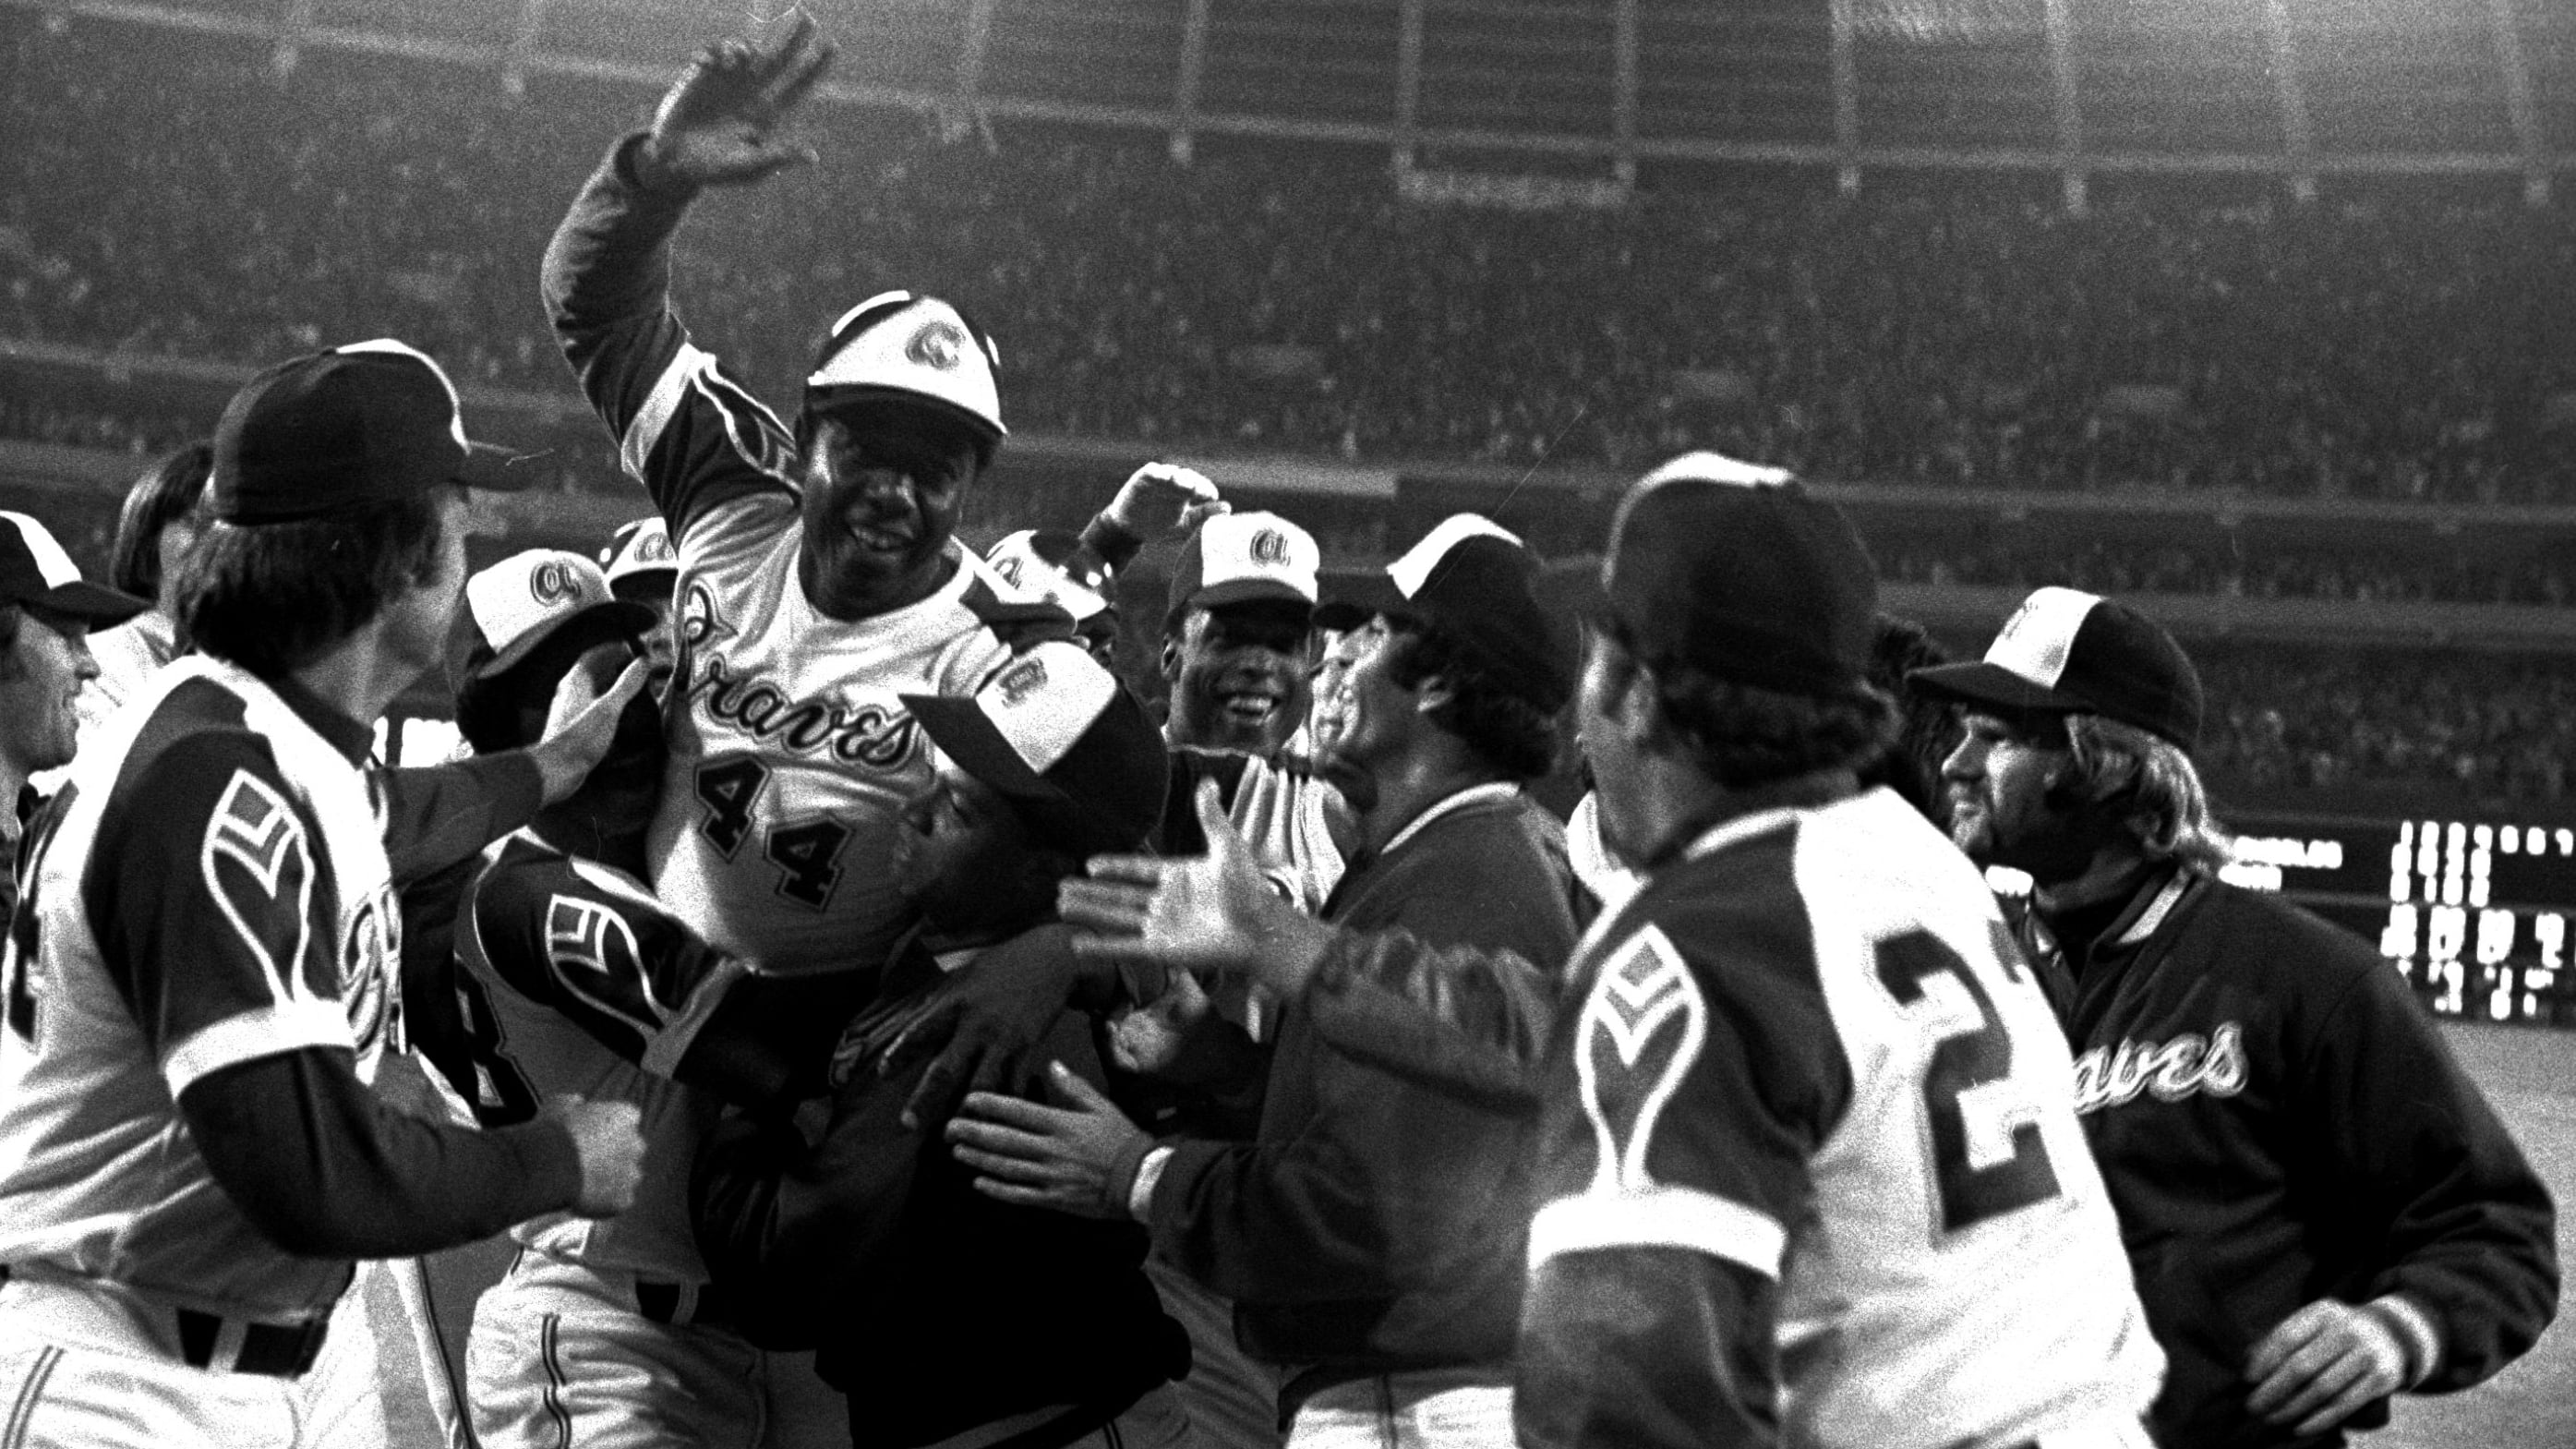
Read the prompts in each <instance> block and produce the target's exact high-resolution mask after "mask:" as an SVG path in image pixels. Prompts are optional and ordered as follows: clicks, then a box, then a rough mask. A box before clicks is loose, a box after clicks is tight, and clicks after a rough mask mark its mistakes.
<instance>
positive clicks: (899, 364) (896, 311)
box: [805, 292, 1010, 462]
mask: <svg viewBox="0 0 2576 1449" xmlns="http://www.w3.org/2000/svg"><path fill="white" fill-rule="evenodd" d="M1001 365H1002V353H1001V349H999V348H997V347H995V346H994V345H993V339H992V338H991V337H989V336H986V335H985V333H984V330H983V329H982V328H980V327H978V326H976V325H975V324H974V323H973V322H971V321H969V320H967V317H966V314H965V313H963V312H961V311H959V310H957V309H956V308H955V307H953V306H950V305H949V304H948V303H946V302H942V301H940V300H939V299H938V298H936V297H924V296H920V295H918V294H916V293H912V292H884V293H880V294H878V295H877V296H874V297H870V298H869V299H868V300H866V301H864V302H861V303H860V304H859V305H857V306H855V307H852V308H851V309H850V310H849V311H847V312H844V313H842V314H841V317H840V320H839V321H837V322H834V323H833V324H832V331H831V335H830V336H828V337H826V338H825V339H824V341H823V348H822V351H821V352H820V353H819V354H817V355H816V357H815V359H814V369H813V371H812V372H810V373H809V374H807V375H806V378H805V412H806V414H807V416H808V417H811V416H812V415H813V414H815V413H818V412H822V411H825V410H828V409H830V408H832V407H835V406H838V405H840V404H843V403H849V402H862V401H866V400H869V399H871V398H882V399H890V400H895V401H902V402H915V403H927V404H929V405H930V406H931V407H932V408H934V409H936V410H938V411H940V412H944V413H948V414H950V415H952V416H954V417H956V418H958V419H960V420H961V421H963V422H965V423H966V424H967V425H968V426H969V427H970V428H971V429H972V430H973V431H974V433H975V436H976V437H977V438H978V439H979V440H980V441H981V444H982V451H983V454H984V457H985V460H986V461H987V462H989V461H991V458H992V452H993V449H994V447H995V446H997V445H998V444H999V443H1000V442H1001V440H1002V439H1003V438H1004V437H1005V436H1007V435H1008V433H1009V431H1010V430H1009V429H1007V428H1005V427H1003V426H1002V395H1001V389H1000V387H999V386H998V384H996V383H995V381H994V373H995V372H996V371H997V370H998V369H999V368H1000V367H1001Z"/></svg>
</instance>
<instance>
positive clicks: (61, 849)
mask: <svg viewBox="0 0 2576 1449" xmlns="http://www.w3.org/2000/svg"><path fill="white" fill-rule="evenodd" d="M147 726H148V727H150V728H149V731H148V738H145V739H144V740H143V741H142V742H141V743H140V744H138V735H143V734H146V732H147ZM174 812H175V813H174ZM36 831H37V834H38V839H37V841H36V842H35V844H34V849H33V852H32V854H31V856H30V866H29V870H28V873H27V875H26V877H25V885H26V890H25V894H24V896H23V898H22V900H21V901H20V903H19V909H18V911H17V913H16V915H15V918H14V919H13V921H12V923H11V929H10V939H9V945H8V949H7V952H6V956H5V964H0V983H4V984H5V993H6V1000H7V1028H6V1030H0V1263H5V1264H7V1265H8V1267H9V1270H10V1274H11V1280H10V1282H9V1283H8V1285H7V1286H6V1287H0V1393H6V1394H7V1395H9V1396H10V1398H11V1400H12V1401H13V1402H15V1403H17V1404H18V1405H19V1406H20V1409H19V1417H17V1418H14V1419H13V1420H12V1421H11V1423H10V1426H9V1439H8V1442H9V1443H11V1444H12V1445H17V1444H21V1443H31V1444H50V1443H60V1444H75V1443H76V1444H84V1445H132V1446H135V1449H145V1446H150V1449H167V1446H168V1445H171V1444H174V1443H196V1442H223V1443H243V1444H252V1443H260V1444H293V1443H296V1442H298V1432H299V1420H300V1419H301V1418H302V1417H303V1414H302V1406H301V1405H300V1404H299V1402H298V1391H297V1389H296V1386H295V1384H294V1382H293V1380H292V1378H291V1377H287V1376H282V1375H281V1374H280V1373H279V1372H278V1371H277V1370H275V1369H274V1368H272V1369H271V1370H269V1371H266V1372H263V1371H261V1370H258V1369H253V1368H249V1367H247V1365H249V1364H251V1363H253V1362H257V1361H263V1360H265V1361H267V1362H269V1363H271V1364H272V1365H274V1364H275V1363H276V1361H277V1360H278V1358H279V1356H280V1353H281V1345H288V1344H292V1343H295V1342H309V1339H310V1336H311V1335H312V1334H314V1333H316V1332H318V1329H319V1325H320V1324H322V1323H323V1322H325V1321H326V1320H327V1318H328V1315H329V1312H330V1310H331V1308H332V1306H333V1304H334V1303H335V1302H336V1301H338V1300H339V1298H340V1297H341V1294H342V1291H343V1290H344V1289H345V1288H346V1287H347V1286H348V1285H349V1282H350V1277H351V1265H350V1264H349V1263H348V1262H347V1261H346V1260H340V1259H330V1258H316V1257H304V1256H298V1255H294V1254H290V1253H287V1252H285V1251H284V1250H282V1249H280V1248H278V1247H277V1246H276V1245H274V1244H273V1243H272V1242H271V1241H270V1240H269V1239H268V1237H267V1236H266V1235H265V1234H264V1233H262V1232H261V1231H260V1230H259V1229H258V1228H256V1227H254V1226H253V1225H252V1224H251V1223H250V1221H249V1220H248V1219H247V1218H245V1217H244V1216H243V1214H242V1212H241V1210H240V1209H239V1208H238V1207H236V1206H235V1205H234V1203H233V1200H232V1198H231V1197H230V1196H229V1195H227V1193H226V1192H225V1191H224V1189H223V1188H222V1187H221V1186H219V1185H218V1184H217V1182H216V1181H215V1179H214V1177H213V1175H212V1173H211V1171H210V1170H209V1169H208V1167H207V1165H206V1163H205V1161H204V1159H203V1158H201V1157H200V1156H199V1155H198V1152H197V1149H196V1147H195V1145H194V1143H193V1140H192V1139H191V1137H190V1135H189V1132H188V1129H187V1127H186V1125H185V1123H184V1121H183V1120H182V1118H181V1116H180V1114H179V1112H178V1109H177V1105H176V1104H177V1099H178V1097H179V1094H180V1093H181V1092H183V1091H185V1090H186V1089H187V1088H188V1086H189V1085H190V1084H191V1083H193V1082H195V1081H197V1080H198V1079H200V1078H202V1077H205V1076H207V1075H209V1074H211V1073H214V1072H217V1071H221V1070H223V1069H224V1068H227V1067H231V1066H234V1065H238V1064H241V1063H245V1062H250V1061H255V1060H258V1059H260V1058H263V1057H268V1056H274V1055H279V1054H283V1053H289V1052H295V1051H299V1050H303V1049H307V1048H313V1047H324V1048H343V1049H347V1050H349V1051H352V1052H353V1053H354V1054H355V1060H356V1064H357V1069H358V1072H359V1074H360V1076H361V1078H362V1079H363V1078H367V1077H371V1076H372V1075H373V1073H374V1070H375V1066H376V1064H377V1062H378V1060H379V1059H380V1057H381V1055H382V1054H383V1052H384V1050H385V1049H386V1047H387V1046H388V1045H390V1044H393V1043H395V1042H396V1041H397V1040H398V1038H399V1034H400V1002H399V997H398V990H399V977H398V975H397V973H396V972H395V971H394V969H393V963H394V961H395V959H396V957H397V955H398V950H399V940H400V929H401V927H400V919H399V914H398V912H397V911H396V910H395V908H394V900H393V889H392V884H391V881H390V879H389V873H388V870H387V867H386V862H385V852H384V845H383V839H382V823H381V821H379V820H378V818H377V817H376V815H375V813H374V808H373V806H372V804H371V802H370V797H369V794H368V792H367V789H366V787H365V784H364V782H363V779H362V778H361V776H360V775H359V773H358V772H357V770H356V769H354V768H353V767H352V766H351V765H350V763H349V761H348V759H347V757H346V756H344V755H343V754H342V753H341V747H340V746H335V744H334V743H333V742H332V741H329V740H326V739H325V738H323V737H322V736H321V735H319V734H317V733H316V732H315V730H314V728H313V727H312V726H310V725H308V724H307V723H306V721H305V720H304V718H303V717H302V716H300V715H298V714H297V713H296V712H295V711H294V710H293V709H291V708H289V707H288V706H287V705H286V704H285V703H284V702H283V701H281V700H280V699H279V698H278V696H277V695H276V694H275V693H274V692H273V691H271V690H270V689H269V688H268V687H267V686H266V685H264V684H262V683H260V682H259V681H258V680H256V679H254V678H252V677H251V676H249V675H248V674H245V673H243V672H242V671H240V670H238V669H235V668H233V667H231V666H229V665H225V664H220V663H217V662H215V661H212V660H207V659H203V658H191V659H187V660H183V661H181V662H179V663H178V664H176V665H174V666H172V667H171V668H170V669H168V670H167V671H165V672H163V673H162V674H161V675H159V676H158V677H157V678H156V679H155V680H154V681H153V682H152V684H151V685H150V686H149V687H148V688H147V689H146V691H145V692H144V694H143V695H142V696H141V697H140V698H139V699H137V700H136V701H135V702H134V703H133V706H132V707H131V708H129V709H127V710H125V711H123V712H121V713H119V714H118V715H117V716H115V717H114V718H113V719H111V720H109V721H108V722H107V723H106V724H105V725H104V726H103V727H102V728H101V730H100V731H99V732H98V733H97V734H96V735H95V736H94V737H92V738H91V739H90V740H89V741H88V742H87V743H86V744H85V745H84V748H83V749H82V751H81V754H80V756H79V758H78V759H77V760H76V761H75V762H74V764H73V766H72V769H71V772H70V775H69V777H68V779H67V781H66V783H65V785H64V787H63V789H62V791H61V793H60V794H58V795H57V796H56V797H55V800H54V804H53V806H52V807H51V809H50V811H49V813H48V814H47V815H46V816H45V817H43V819H42V820H41V821H40V823H39V824H38V826H37V827H36ZM180 963H184V964H185V967H186V969H185V970H173V969H171V968H172V967H173V966H175V965H178V964H180ZM288 1356H290V1357H291V1354H290V1355H288ZM236 1363H239V1364H242V1365H244V1366H245V1367H243V1369H242V1370H241V1371H239V1372H228V1371H226V1370H227V1369H229V1368H230V1367H231V1366H232V1365H234V1364H236ZM192 1365H193V1366H192Z"/></svg>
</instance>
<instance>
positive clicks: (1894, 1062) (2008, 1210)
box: [1518, 790, 2162, 1449]
mask: <svg viewBox="0 0 2576 1449" xmlns="http://www.w3.org/2000/svg"><path fill="white" fill-rule="evenodd" d="M1571 981H1572V986H1571V999H1570V1002H1569V1008H1568V1009H1569V1011H1570V1013H1571V1014H1570V1016H1569V1017H1568V1018H1567V1019H1566V1021H1565V1023H1564V1024H1563V1025H1562V1026H1561V1028H1560V1030H1559V1031H1558V1032H1557V1034H1556V1043H1555V1047H1554V1056H1553V1060H1552V1062H1551V1064H1550V1067H1549V1074H1550V1080H1549V1082H1548V1105H1547V1117H1546V1124H1545V1128H1544V1132H1543V1146H1542V1149H1541V1150H1542V1153H1543V1156H1542V1157H1541V1166H1540V1172H1541V1175H1542V1182H1543V1184H1544V1186H1543V1191H1542V1195H1541V1202H1542V1203H1543V1206H1542V1207H1541V1208H1540V1209H1539V1211H1538V1213H1537V1216H1536V1217H1535V1219H1534V1220H1533V1222H1532V1224H1531V1229H1530V1250H1529V1252H1530V1265H1531V1277H1530V1283H1529V1291H1528V1298H1527V1303H1526V1309H1525V1313H1524V1316H1523V1319H1522V1332H1523V1341H1522V1359H1521V1373H1520V1377H1519V1381H1518V1387H1519V1400H1518V1402H1519V1414H1520V1421H1521V1439H1522V1442H1523V1443H1524V1444H1528V1445H1534V1446H1551V1445H1561V1444H1605V1445H1606V1444H1618V1445H1622V1446H1637V1445H1656V1444H1681V1443H1689V1444H1703V1445H1704V1444H1709V1443H1725V1444H1771V1443H1782V1444H1792V1445H1815V1446H1846V1445H1848V1446H1863V1445H1866V1446H1874V1449H1877V1446H1883V1449H1913V1446H1922V1449H1933V1446H1952V1445H2002V1444H2010V1443H2015V1442H2019V1441H2022V1440H2027V1439H2030V1438H2033V1437H2034V1436H2037V1435H2040V1434H2043V1433H2045V1432H2047V1431H2049V1430H2052V1429H2057V1428H2064V1427H2069V1426H2071V1425H2074V1424H2078V1423H2084V1422H2088V1421H2089V1422H2102V1421H2105V1420H2108V1421H2112V1422H2118V1421H2121V1420H2125V1421H2126V1422H2127V1424H2128V1425H2129V1426H2131V1427H2132V1428H2134V1426H2135V1424H2136V1422H2137V1417H2138V1415H2139V1414H2140V1413H2141V1412H2142V1411H2144V1409H2145V1408H2146V1406H2147V1403H2148V1401H2149V1399H2150V1398H2152V1397H2153V1395H2154V1393H2155V1389H2156V1384H2157V1379H2158V1375H2159V1373H2160V1371H2161V1368H2162V1356H2161V1354H2160V1353H2159V1352H2158V1350H2157V1349H2156V1347H2155V1345H2154V1344H2153V1342H2152V1341H2151V1340H2150V1339H2149V1337H2148V1334H2147V1331H2146V1327H2145V1323H2144V1321H2143V1318H2142V1315H2141V1311H2140V1309H2139V1306H2138V1299H2137V1295H2136V1293H2135V1292H2134V1291H2133V1289H2132V1288H2131V1286H2130V1283H2129V1276H2128V1273H2127V1271H2126V1268H2127V1262H2126V1260H2125V1259H2124V1258H2123V1257H2122V1255H2121V1250H2120V1242H2119V1234H2118V1228H2117V1225H2116V1223H2115V1222H2114V1221H2113V1217H2112V1212H2111V1207H2110V1204H2109V1202H2108V1200H2107V1199H2106V1197H2105V1195H2104V1192H2103V1188H2102V1182H2101V1179H2100V1177H2099V1176H2098V1175H2097V1173H2096V1172H2095V1170H2094V1166H2093V1160H2092V1157H2091V1155H2090V1154H2089V1153H2088V1152H2087V1151H2086V1148H2085V1142H2084V1137H2083V1132H2082V1129H2081V1128H2080V1127H2079V1125H2078V1124H2077V1122H2076V1119H2075V1113H2074V1109H2073V1074H2072V1068H2071V1066H2070V1063H2069V1061H2068V1058H2067V1052H2066V1047H2065V1042H2064V1038H2063V1037H2062V1036H2060V1035H2059V1033H2058V1031H2057V1028H2056V1024H2055V1022H2054V1020H2053V1018H2052V1017H2051V1016H2050V1014H2049V1009H2048V1005H2047V1003H2046V1001H2045V1000H2044V999H2043V998H2042V996H2041V994H2040V992H2039V990H2038V988H2037V986H2036V984H2035V983H2034V981H2033V979H2032V977H2031V975H2030V973H2029V971H2028V969H2027V968H2026V967H2025V966H2024V965H2023V963H2022V961H2021V958H2020V956H2019V954H2018V953H2017V952H2016V951H2015V950H2014V949H2013V948H2012V946H2011V943H2010V940H2009V937H2008V936H2007V934H2006V932H2005V929H2004V925H2003V922H2002V920H2001V918H2000V917H1999V916H1998V915H1997V913H1996V911H1995V908H1994V906H1993V903H1992V901H1991V900H1990V898H1989V897H1988V896H1987V894H1986V891H1985V889H1984V886H1983V884H1982V883H1981V882H1980V881H1979V880H1978V878H1977V875H1976V872H1975V870H1974V869H1973V868H1972V867H1971V866H1969V864H1968V863H1967V862H1966V860H1965V859H1964V858H1962V857H1961V856H1959V855H1958V854H1957V853H1956V852H1955V851H1953V850H1952V849H1951V848H1950V847H1949V845H1948V843H1947V842H1945V841H1943V840H1942V839H1941V838H1940V836H1939V835H1938V834H1937V833H1935V832H1934V831H1933V830H1932V829H1931V827H1930V826H1928V825H1927V824H1925V823H1924V821H1923V819H1922V818H1921V817H1920V816H1919V815H1917V814H1915V813H1914V812H1913V811H1912V810H1910V809H1909V808H1907V807H1906V806H1905V804H1904V803H1903V802H1902V801H1901V800H1899V799H1898V798H1897V797H1896V796H1895V795H1893V794H1891V793H1888V792H1887V791H1884V790H1879V791H1871V792H1869V793H1866V794H1864V795H1861V796H1858V797H1856V798H1852V799H1848V800H1844V801H1842V802H1839V803H1836V804H1832V805H1827V806H1823V807H1818V808H1805V809H1779V810H1772V811H1767V812H1761V813H1757V814H1754V815H1750V816H1746V817H1743V818H1739V819H1737V820H1733V821H1730V822H1727V823H1726V824H1724V825H1722V826H1720V827H1718V828H1716V829H1715V830H1712V831H1711V832H1709V833H1708V834H1707V835H1705V836H1703V837H1701V838H1700V839H1699V840H1698V841H1697V842H1695V843H1694V844H1693V845H1692V846H1691V848H1690V849H1689V850H1688V852H1687V853H1686V855H1685V856H1684V858H1683V859H1681V860H1680V861H1678V862H1676V863H1674V864H1673V865H1671V866H1668V867H1666V868H1665V869H1663V870H1661V871H1659V872H1657V873H1655V874H1654V875H1653V876H1651V877H1650V878H1649V879H1648V881H1647V883H1646V884H1645V886H1644V887H1643V888H1642V889H1641V890H1640V892H1639V893H1638V894H1637V895H1636V896H1634V897H1633V898H1631V900H1630V901H1629V903H1628V904H1627V905H1626V907H1625V908H1623V909H1622V910H1620V911H1619V912H1618V913H1617V914H1616V915H1615V916H1613V917H1610V918H1608V919H1606V920H1605V921H1604V922H1603V923H1601V925H1600V926H1598V927H1596V929H1595V930H1594V931H1593V932H1592V933H1591V934H1590V935H1589V936H1588V937H1587V938H1586V940H1585V942H1584V944H1583V946H1582V947H1581V948H1580V949H1579V950H1578V951H1577V952H1576V956H1575V960H1574V963H1573V967H1572V974H1571ZM1775 1344H1776V1358H1775V1356H1774V1353H1773V1351H1772V1350H1773V1348H1774V1346H1775Z"/></svg>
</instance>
